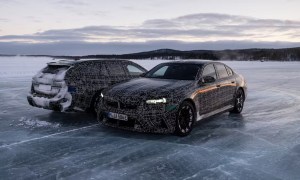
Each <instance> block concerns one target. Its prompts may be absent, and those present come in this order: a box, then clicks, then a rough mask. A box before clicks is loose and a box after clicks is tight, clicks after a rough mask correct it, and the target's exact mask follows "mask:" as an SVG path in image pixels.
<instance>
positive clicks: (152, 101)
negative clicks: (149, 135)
mask: <svg viewBox="0 0 300 180" xmlns="http://www.w3.org/2000/svg"><path fill="white" fill-rule="evenodd" d="M146 103H147V104H160V103H167V99H166V98H161V99H149V100H147V101H146Z"/></svg>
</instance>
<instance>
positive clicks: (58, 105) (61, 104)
mask: <svg viewBox="0 0 300 180" xmlns="http://www.w3.org/2000/svg"><path fill="white" fill-rule="evenodd" d="M27 100H28V103H29V104H30V105H31V106H34V107H39V108H44V109H50V110H54V111H61V112H63V111H67V110H69V108H70V106H71V102H72V96H71V94H70V93H66V94H65V96H64V97H62V98H58V97H54V98H47V97H41V96H36V95H34V94H29V95H28V96H27Z"/></svg>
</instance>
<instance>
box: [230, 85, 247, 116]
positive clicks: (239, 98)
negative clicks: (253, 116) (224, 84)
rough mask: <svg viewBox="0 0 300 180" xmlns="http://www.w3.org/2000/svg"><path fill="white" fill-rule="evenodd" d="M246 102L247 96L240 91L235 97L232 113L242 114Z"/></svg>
mask: <svg viewBox="0 0 300 180" xmlns="http://www.w3.org/2000/svg"><path fill="white" fill-rule="evenodd" d="M244 102H245V94H244V91H243V90H242V89H238V90H237V92H236V96H235V104H234V108H233V110H232V111H230V112H231V113H235V114H240V113H241V112H242V111H243V108H244Z"/></svg>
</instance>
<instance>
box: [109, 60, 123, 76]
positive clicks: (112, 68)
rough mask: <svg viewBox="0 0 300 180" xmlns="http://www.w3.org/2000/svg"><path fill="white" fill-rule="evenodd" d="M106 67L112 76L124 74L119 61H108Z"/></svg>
mask: <svg viewBox="0 0 300 180" xmlns="http://www.w3.org/2000/svg"><path fill="white" fill-rule="evenodd" d="M107 68H108V70H109V74H110V75H112V76H122V75H123V76H124V75H126V73H125V71H124V69H123V67H122V64H119V63H108V64H107Z"/></svg>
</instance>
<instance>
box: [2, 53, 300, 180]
mask: <svg viewBox="0 0 300 180" xmlns="http://www.w3.org/2000/svg"><path fill="white" fill-rule="evenodd" d="M48 61H52V60H51V59H50V58H49V59H48V58H26V57H16V58H7V57H5V58H3V57H2V58H0V62H1V66H0V99H1V103H0V177H1V178H3V179H26V178H27V179H37V178H40V179H60V178H68V179H251V180H253V179H299V177H300V171H299V169H300V163H299V162H300V118H299V117H300V111H299V109H300V94H299V89H300V73H299V69H300V63H299V62H235V61H232V62H231V61H230V62H225V63H226V64H228V65H229V66H231V67H232V68H233V69H234V70H236V71H237V72H240V73H242V74H243V75H244V76H245V78H246V79H247V82H248V86H249V96H248V99H247V101H246V104H245V109H244V111H243V113H242V114H241V115H230V114H228V113H225V114H222V115H219V116H216V117H213V118H210V119H209V120H207V121H205V122H201V123H199V124H197V126H196V127H195V129H194V130H193V132H192V134H191V135H190V136H188V137H185V138H180V137H177V136H173V135H153V134H141V133H134V132H128V131H122V130H118V129H113V128H107V127H102V126H99V125H98V124H97V121H96V120H95V118H94V116H93V115H89V114H85V113H56V112H52V111H49V110H43V109H39V108H34V107H31V106H29V105H28V103H27V101H26V95H27V93H28V91H29V89H30V83H31V77H32V76H33V75H34V74H35V73H36V72H38V71H39V70H40V69H41V68H42V67H44V66H45V65H46V62H48ZM135 62H137V63H139V64H141V65H144V66H145V67H146V68H147V69H150V68H151V67H153V66H155V65H156V64H158V63H160V62H165V61H159V60H157V61H151V60H148V61H146V60H142V61H138V60H135Z"/></svg>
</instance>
